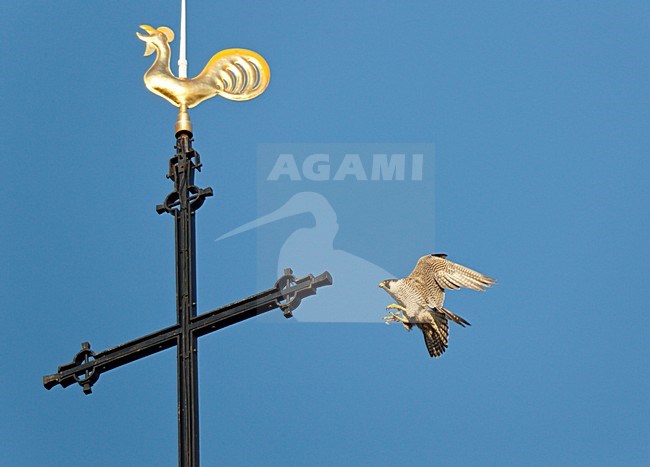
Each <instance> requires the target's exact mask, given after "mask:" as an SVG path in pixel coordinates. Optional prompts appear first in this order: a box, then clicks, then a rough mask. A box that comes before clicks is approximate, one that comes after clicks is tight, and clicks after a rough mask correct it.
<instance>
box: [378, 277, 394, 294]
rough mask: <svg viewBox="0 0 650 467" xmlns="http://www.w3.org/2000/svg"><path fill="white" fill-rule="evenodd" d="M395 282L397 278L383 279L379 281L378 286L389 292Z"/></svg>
mask: <svg viewBox="0 0 650 467" xmlns="http://www.w3.org/2000/svg"><path fill="white" fill-rule="evenodd" d="M395 282H397V279H386V280H385V281H381V282H380V283H379V287H381V288H382V289H384V290H385V291H386V292H388V293H390V292H391V289H392V288H393V286H394V284H395Z"/></svg>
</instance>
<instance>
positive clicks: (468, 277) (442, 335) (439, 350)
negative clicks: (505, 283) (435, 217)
mask: <svg viewBox="0 0 650 467" xmlns="http://www.w3.org/2000/svg"><path fill="white" fill-rule="evenodd" d="M446 258H447V255H446V254H444V253H439V254H434V255H426V256H423V257H422V258H420V260H419V261H418V264H417V265H416V266H415V269H413V271H412V272H411V274H409V275H408V276H407V277H405V278H404V279H388V280H385V281H383V282H381V283H380V284H379V287H381V288H382V289H384V290H385V291H386V292H388V294H389V295H390V296H391V297H393V298H394V299H395V300H396V301H397V303H393V304H391V305H389V306H387V307H386V309H394V310H398V313H400V314H399V315H398V314H395V313H394V312H392V311H391V312H390V314H389V315H388V316H386V317H385V318H384V321H386V323H390V322H393V321H399V322H401V323H402V324H403V325H404V327H405V328H406V330H407V331H410V330H411V328H412V327H413V325H415V326H417V327H418V328H420V329H421V330H422V334H424V342H425V344H426V345H427V350H428V351H429V355H431V356H432V357H439V356H441V355H442V354H443V353H444V352H445V350H446V349H447V340H448V336H449V326H448V324H447V322H448V320H452V321H454V322H455V323H458V324H460V325H461V326H463V327H465V326H470V324H469V323H468V322H467V321H465V320H464V319H463V318H461V317H460V316H457V315H455V314H453V313H452V312H451V311H449V310H447V309H445V308H443V306H442V305H443V302H444V301H445V289H459V288H461V287H466V288H468V289H473V290H481V291H484V290H485V289H486V288H487V287H490V286H491V285H493V284H495V283H496V281H495V280H494V279H492V278H490V277H487V276H484V275H483V274H481V273H480V272H476V271H473V270H472V269H469V268H466V267H465V266H461V265H460V264H456V263H453V262H451V261H449V260H447V259H446Z"/></svg>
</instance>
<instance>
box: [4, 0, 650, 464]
mask: <svg viewBox="0 0 650 467" xmlns="http://www.w3.org/2000/svg"><path fill="white" fill-rule="evenodd" d="M178 3H179V2H176V1H168V0H165V1H163V0H158V1H153V0H150V1H138V2H81V1H68V2H63V3H61V2H46V1H33V2H22V1H15V0H10V1H5V2H4V3H3V6H2V15H0V27H1V29H2V31H3V40H2V48H1V50H2V63H3V70H4V72H3V73H2V75H1V77H0V83H1V88H0V89H1V90H2V100H3V112H2V115H1V117H0V119H2V127H3V130H4V132H3V134H4V135H5V137H4V150H3V151H2V154H3V156H2V161H3V171H4V172H3V177H2V183H0V190H1V193H2V197H3V199H4V201H5V205H4V210H3V212H4V216H3V221H2V222H1V223H0V240H1V241H2V245H4V256H3V258H4V260H3V265H4V267H3V274H2V277H3V280H2V281H1V282H0V292H1V293H0V297H2V298H1V300H2V301H1V308H0V309H1V312H2V331H1V337H2V339H1V342H2V343H1V344H0V345H1V349H2V355H3V356H4V358H2V360H1V362H2V363H1V367H0V368H1V370H2V374H3V375H4V377H3V382H4V384H3V389H2V391H1V392H0V394H1V395H2V403H3V407H4V410H3V416H2V417H1V418H0V420H1V424H0V430H1V431H0V433H2V438H3V443H2V447H1V448H0V453H1V457H2V459H3V463H5V464H7V465H34V466H36V465H70V464H75V463H79V464H83V465H94V466H114V465H170V466H171V465H175V464H176V460H177V454H176V448H177V433H176V362H175V359H176V355H175V352H174V351H173V350H168V351H165V352H162V353H160V354H157V355H155V356H152V357H148V358H147V359H145V360H143V361H140V362H137V363H132V364H130V365H127V366H125V367H123V368H119V369H116V370H113V371H111V372H109V373H107V374H104V375H102V377H101V378H100V381H99V382H98V383H97V385H96V386H95V387H94V393H93V394H92V395H91V396H84V395H83V393H82V392H81V389H80V388H79V387H76V386H73V387H69V388H67V389H62V388H60V387H57V388H55V389H53V390H51V391H46V390H45V389H43V387H42V386H41V378H42V376H43V375H45V374H49V373H53V372H55V371H56V368H57V366H58V365H61V364H64V363H67V362H69V361H70V360H71V359H72V357H73V355H74V354H75V353H76V352H77V351H78V350H79V349H80V343H81V342H83V341H89V342H90V343H91V345H92V348H93V349H94V350H96V351H99V350H102V349H106V348H108V347H112V346H114V345H117V344H120V343H122V342H125V341H127V340H130V339H133V338H135V337H139V336H141V335H143V334H147V333H150V332H152V331H155V330H157V329H159V328H161V327H165V326H168V325H170V324H172V323H173V322H174V319H175V312H174V303H175V298H174V293H175V289H174V258H173V224H172V221H171V218H169V216H158V215H157V214H156V213H155V210H154V208H155V206H156V204H158V203H160V202H162V200H163V199H164V197H165V196H166V195H167V193H168V192H169V191H170V190H171V183H170V182H169V181H168V180H166V179H165V177H164V175H165V173H166V170H167V163H168V158H169V157H170V156H171V155H172V153H173V149H172V146H173V144H174V135H173V124H174V121H175V110H174V108H173V107H172V106H170V105H169V103H167V102H166V101H164V100H163V99H161V98H159V97H158V96H154V95H153V94H151V93H149V92H148V91H147V90H146V89H145V87H144V84H143V82H142V75H143V74H144V72H145V71H146V69H147V68H148V67H149V65H150V64H151V60H152V59H153V57H143V56H142V54H143V52H144V45H143V43H142V42H140V41H139V40H138V39H137V38H136V36H135V32H136V31H137V30H138V26H139V25H140V24H150V25H152V26H160V25H168V26H170V27H172V28H173V29H175V30H178ZM188 4H189V6H188V7H189V10H188V20H189V26H188V27H189V29H188V60H189V73H190V75H194V74H196V73H198V72H199V71H200V69H201V68H202V67H203V65H204V64H205V63H206V62H207V61H208V60H209V58H210V57H211V56H212V55H213V54H214V53H216V52H217V51H218V50H221V49H224V48H229V47H245V48H250V49H253V50H255V51H257V52H259V53H260V54H262V55H263V56H264V57H265V58H266V60H267V61H268V63H269V64H270V66H271V72H272V79H271V84H270V86H269V88H268V90H267V91H266V93H265V94H264V95H262V96H261V97H259V98H257V99H255V100H254V101H250V102H245V103H238V102H230V101H226V100H224V99H220V98H215V99H213V100H211V101H207V102H205V103H203V104H202V105H201V106H200V107H198V108H196V109H194V110H193V111H192V113H191V115H192V120H193V122H194V128H195V137H196V143H195V147H196V148H197V149H198V150H199V152H200V153H201V156H202V162H203V164H204V169H203V171H202V172H201V173H200V174H199V176H198V177H197V184H199V185H200V186H208V185H209V186H212V187H213V189H214V190H215V196H214V197H213V198H210V199H209V200H207V202H206V204H205V205H204V206H203V208H201V211H200V212H199V213H198V222H197V235H198V239H197V248H198V287H199V311H207V310H210V309H213V308H216V307H218V306H220V305H223V304H226V303H229V302H232V301H234V300H236V299H239V298H243V297H245V296H248V295H251V294H252V293H254V292H256V291H258V290H260V289H261V288H266V287H269V286H271V285H272V284H273V283H274V282H275V280H276V278H277V274H276V268H277V266H278V264H277V263H278V255H279V248H280V247H281V245H282V241H284V240H283V239H284V238H289V236H290V235H291V234H292V232H294V231H296V230H297V229H300V228H307V227H310V226H313V223H314V222H315V221H314V219H313V218H310V216H309V215H308V214H304V213H303V214H301V215H297V216H293V217H291V218H288V219H285V220H284V221H282V222H274V223H273V224H272V225H271V224H269V225H268V226H266V227H265V228H260V229H257V230H256V231H249V232H247V233H243V234H241V235H237V236H235V237H231V238H230V239H226V240H222V241H219V242H215V241H214V240H215V239H216V238H217V237H219V236H221V235H223V234H225V233H226V232H228V231H230V230H232V229H234V228H236V227H238V226H241V225H244V224H246V223H247V222H250V221H253V220H255V219H256V218H258V217H260V216H261V215H264V214H267V213H268V212H270V211H271V210H272V209H276V208H277V207H280V206H281V205H282V203H283V202H284V201H285V200H286V199H287V197H288V196H290V194H291V193H293V192H302V191H314V190H316V191H319V190H320V191H319V192H322V193H325V194H326V195H327V196H328V199H329V200H330V204H331V205H332V206H333V208H334V210H335V211H336V215H337V219H338V224H339V230H338V233H337V236H336V238H335V240H334V244H333V248H335V249H336V250H340V251H343V252H347V253H350V254H352V255H354V256H356V257H359V258H364V259H366V260H368V261H371V262H372V263H374V264H376V265H379V266H381V267H382V268H383V269H385V270H387V271H391V272H393V273H394V274H395V275H397V276H398V277H402V276H404V275H406V274H408V273H409V272H410V270H411V268H412V267H413V265H414V264H415V261H416V260H417V258H419V257H420V256H421V255H423V254H427V253H432V252H440V251H442V252H446V253H447V254H449V257H450V259H452V260H456V261H458V262H461V263H463V264H466V265H468V266H471V267H474V268H476V269H478V270H479V271H482V272H484V273H486V274H488V275H490V276H493V277H496V278H497V280H498V282H499V283H498V285H497V286H496V287H494V288H493V289H491V290H489V291H488V292H487V293H485V294H479V293H476V292H472V291H462V292H455V293H450V294H449V295H448V298H447V302H446V305H448V306H449V308H450V309H451V310H453V311H454V312H456V313H457V314H460V315H461V316H463V317H464V318H466V319H467V320H469V321H470V322H471V323H472V327H471V328H467V329H461V328H459V327H452V329H451V337H450V347H449V350H448V351H447V353H446V354H445V355H444V356H443V357H442V358H441V359H436V360H432V359H430V358H429V357H428V355H427V353H426V349H425V347H424V344H423V342H422V337H421V336H420V335H418V334H417V333H416V332H411V333H410V334H409V333H406V331H404V330H403V329H402V328H401V327H399V326H396V325H392V326H384V325H380V324H373V323H367V322H364V323H340V322H329V323H328V322H319V323H307V322H300V320H299V319H296V320H294V321H287V320H284V319H264V318H266V317H264V318H259V319H257V320H251V321H248V322H246V323H241V324H238V325H236V326H233V327H231V328H228V329H227V330H224V331H222V332H219V333H217V334H212V335H209V336H206V337H202V338H201V340H200V356H199V366H200V409H201V412H200V420H201V455H202V461H203V463H204V465H216V464H217V463H222V464H226V465H287V464H289V465H296V464H297V465H304V464H315V465H333V464H345V465H429V464H433V463H441V464H447V465H472V464H474V465H475V464H481V465H522V464H527V465H528V464H530V465H647V463H648V462H649V461H650V448H649V447H648V446H650V428H649V424H648V415H649V413H650V410H649V409H650V406H649V402H648V394H649V391H650V377H649V376H648V371H647V368H648V356H649V354H650V344H649V343H648V338H647V336H648V331H649V324H650V318H649V317H648V313H647V296H648V286H647V278H648V274H647V263H648V259H649V258H648V247H647V239H648V233H649V232H648V230H649V229H648V227H649V221H648V212H647V211H648V209H647V206H648V168H649V164H648V159H647V155H648V150H649V149H650V144H649V143H650V141H649V137H648V117H649V110H650V88H649V86H648V70H649V69H650V63H649V56H650V55H649V53H648V52H649V47H648V44H650V37H649V35H650V33H649V30H648V20H649V19H650V7H649V6H648V5H647V2H632V1H627V2H578V1H576V2H546V1H544V2H453V3H452V2H425V1H418V2H416V1H409V2H396V1H394V2H388V1H374V2H371V1H356V0H355V1H345V2H344V1H329V2H298V1H293V2H289V1H281V2H262V1H258V2H253V1H240V2H235V3H232V2H231V3H226V2H213V1H206V0H188ZM176 45H177V44H176V43H174V44H173V47H174V53H176V51H177V49H176V48H175V46H176ZM300 144H307V145H315V146H316V147H317V149H318V148H320V150H321V151H322V152H325V151H329V150H332V151H333V149H332V148H335V147H338V148H340V147H342V146H345V145H350V147H357V148H358V147H363V148H366V149H367V151H368V153H369V152H370V149H369V148H374V147H377V146H382V145H385V146H386V147H395V146H389V145H397V146H401V147H404V148H407V149H406V151H408V150H409V149H408V148H413V147H415V146H414V145H418V144H422V145H431V146H432V147H434V148H435V151H434V154H433V157H431V158H429V159H426V161H433V163H432V164H429V162H426V165H425V174H426V176H425V177H424V179H423V180H422V181H421V182H420V184H419V185H417V186H415V185H413V186H415V188H413V186H411V185H408V184H394V183H393V184H391V183H390V182H385V183H384V182H381V183H378V184H375V185H368V186H370V187H371V188H366V185H361V184H360V183H359V184H357V183H356V182H355V181H354V180H348V181H346V183H345V184H344V185H341V186H343V187H344V188H345V189H343V188H341V189H338V188H337V186H336V185H334V182H333V181H331V182H326V183H325V184H324V185H323V186H322V188H321V187H320V186H316V187H315V186H314V185H313V184H312V185H304V186H300V187H291V189H287V188H286V187H285V188H282V190H279V191H274V186H269V185H268V184H265V182H264V180H263V175H264V174H263V173H262V172H261V170H262V169H261V168H262V167H266V165H265V164H267V163H268V161H266V162H261V159H260V155H261V154H265V152H264V151H265V149H264V148H268V147H269V146H268V145H282V146H283V147H286V148H290V149H289V150H296V151H297V149H296V148H300V147H301V146H300ZM336 145H342V146H336ZM355 145H356V146H355ZM359 145H361V146H359ZM323 148H324V149H323ZM332 157H333V158H334V157H335V156H332ZM336 157H338V156H336ZM301 183H302V182H301ZM367 183H370V182H367ZM407 186H408V188H404V187H407ZM349 187H351V188H350V189H351V190H352V191H351V192H348V191H346V190H347V188H349ZM291 190H293V191H291ZM355 190H356V191H355ZM350 193H352V194H350ZM285 194H286V196H285ZM414 194H416V195H417V196H410V195H414ZM360 200H363V202H364V203H366V204H365V205H363V203H362V206H361V207H360V205H359V203H361V201H360ZM409 200H410V201H409ZM400 201H401V204H400ZM384 203H387V204H384ZM391 203H393V204H395V203H397V205H399V208H395V207H392V208H388V207H389V206H393V204H391ZM363 206H368V208H367V209H366V208H364V207H363ZM382 206H386V209H380V208H381V207H382ZM265 229H266V230H265ZM269 229H270V230H269ZM326 267H327V266H325V268H326ZM310 272H314V273H319V272H321V271H310ZM335 281H336V277H335ZM265 284H266V285H265ZM331 290H332V291H334V290H337V289H336V285H335V286H333V287H332V289H331ZM332 293H333V292H332ZM373 293H376V295H372V297H373V298H372V300H378V301H379V303H380V306H378V307H377V310H376V314H377V322H378V323H381V317H382V316H383V314H384V309H383V306H385V305H387V304H389V303H390V299H389V297H388V296H387V295H385V296H382V293H383V292H382V291H380V290H379V289H377V290H376V291H374V292H373ZM368 296H369V297H370V295H368ZM326 297H327V296H326V293H325V291H323V294H320V293H319V295H318V296H316V297H312V298H310V303H309V304H307V303H305V309H304V310H303V309H302V308H299V309H298V311H297V312H296V314H299V313H300V312H304V313H308V312H309V311H310V310H309V308H307V305H309V306H311V307H312V309H314V307H318V305H317V303H318V299H319V298H323V302H324V303H325V298H326ZM354 298H355V297H347V298H346V297H342V300H341V301H340V303H339V305H340V307H341V309H345V307H346V302H347V299H349V300H352V299H354ZM369 300H370V298H369ZM328 303H330V302H328ZM373 303H374V302H373ZM372 306H373V307H374V306H375V305H374V304H373V305H372ZM340 311H341V310H337V312H340ZM321 312H322V310H321Z"/></svg>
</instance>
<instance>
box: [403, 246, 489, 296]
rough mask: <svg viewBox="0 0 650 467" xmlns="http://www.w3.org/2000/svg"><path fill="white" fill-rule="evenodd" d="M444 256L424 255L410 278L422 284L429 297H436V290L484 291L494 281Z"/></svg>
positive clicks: (437, 292)
mask: <svg viewBox="0 0 650 467" xmlns="http://www.w3.org/2000/svg"><path fill="white" fill-rule="evenodd" d="M445 256H446V255H426V256H423V257H422V258H420V259H419V261H418V264H417V265H416V266H415V269H413V271H412V272H411V274H410V275H409V277H410V278H412V279H414V280H416V281H417V282H418V283H420V284H422V285H423V286H424V287H425V289H426V290H427V291H428V292H429V294H430V295H437V294H439V291H437V290H436V289H459V288H461V287H466V288H468V289H473V290H485V289H486V288H487V287H490V286H491V285H493V284H495V283H496V281H495V280H494V279H492V278H491V277H487V276H485V275H483V274H481V273H480V272H477V271H474V270H473V269H470V268H467V267H465V266H462V265H460V264H457V263H454V262H452V261H449V260H447V259H445Z"/></svg>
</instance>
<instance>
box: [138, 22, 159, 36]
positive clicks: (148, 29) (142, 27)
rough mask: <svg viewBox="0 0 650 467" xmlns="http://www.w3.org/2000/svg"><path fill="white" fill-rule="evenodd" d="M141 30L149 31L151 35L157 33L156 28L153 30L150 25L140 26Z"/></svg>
mask: <svg viewBox="0 0 650 467" xmlns="http://www.w3.org/2000/svg"><path fill="white" fill-rule="evenodd" d="M140 29H144V30H145V31H147V32H148V33H149V35H152V34H155V33H156V32H157V31H156V29H155V28H152V27H151V26H149V25H148V24H142V25H140Z"/></svg>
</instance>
